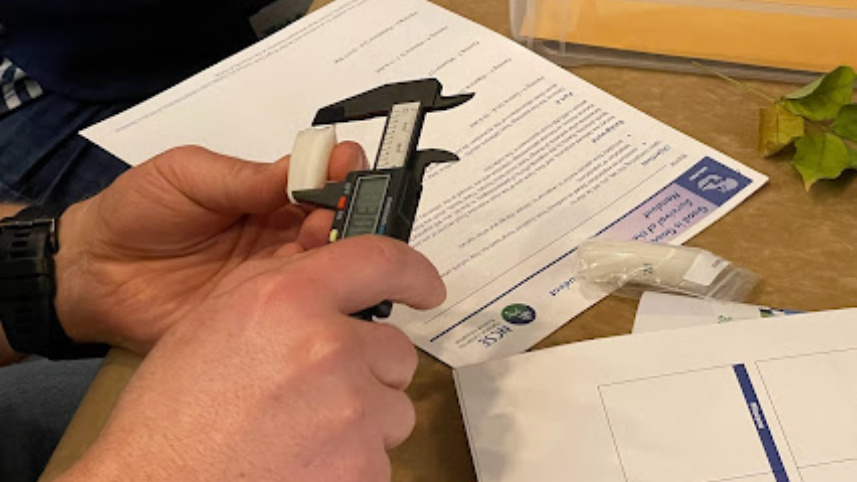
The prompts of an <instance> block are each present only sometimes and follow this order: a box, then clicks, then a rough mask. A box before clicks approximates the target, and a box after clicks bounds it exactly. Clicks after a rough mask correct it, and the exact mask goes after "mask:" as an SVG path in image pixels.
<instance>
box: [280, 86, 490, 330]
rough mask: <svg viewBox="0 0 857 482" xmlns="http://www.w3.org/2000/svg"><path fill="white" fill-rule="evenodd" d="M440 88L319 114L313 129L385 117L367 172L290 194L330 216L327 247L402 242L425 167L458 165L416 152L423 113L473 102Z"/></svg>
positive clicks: (368, 98)
mask: <svg viewBox="0 0 857 482" xmlns="http://www.w3.org/2000/svg"><path fill="white" fill-rule="evenodd" d="M442 88H443V87H442V86H441V84H440V82H439V81H437V80H436V79H422V80H416V81H412V82H402V83H396V84H387V85H384V86H381V87H378V88H375V89H372V90H370V91H367V92H364V93H362V94H358V95H355V96H353V97H349V98H348V99H345V100H343V101H340V102H336V103H334V104H331V105H329V106H327V107H323V108H321V109H319V111H318V112H317V114H316V116H315V119H314V120H313V122H312V125H313V126H322V125H330V124H336V123H340V122H350V121H357V120H364V119H371V118H374V117H381V116H386V117H387V122H386V124H385V126H384V133H383V135H382V137H381V144H380V146H379V149H378V155H377V157H376V159H375V164H374V166H373V168H372V169H371V170H366V171H355V172H352V173H350V174H349V175H348V177H346V179H345V181H343V182H329V183H327V184H326V185H325V186H324V187H322V188H319V189H309V190H296V191H292V192H291V195H292V196H293V199H294V200H296V201H298V202H300V203H307V204H313V205H316V206H320V207H324V208H328V209H331V210H334V211H335V212H336V214H335V216H334V220H333V224H332V227H331V229H330V241H331V242H334V241H336V240H338V239H342V238H348V237H351V236H358V235H361V234H380V235H384V236H391V237H393V238H396V239H400V240H402V241H404V242H408V240H409V239H410V235H411V228H412V227H413V223H414V217H415V216H416V214H417V207H418V206H419V200H420V194H421V192H422V180H423V174H424V173H425V169H426V167H428V165H429V164H432V163H435V162H449V161H457V160H458V156H456V155H455V154H453V153H452V152H448V151H444V150H439V149H427V150H417V142H418V141H419V137H420V131H421V130H422V126H423V119H424V118H425V115H426V114H427V113H429V112H434V111H440V110H446V109H451V108H453V107H456V106H459V105H461V104H463V103H465V102H467V101H468V100H470V99H471V98H472V97H473V94H462V95H455V96H451V97H444V96H442V95H441V90H442ZM293 156H294V153H293ZM391 309H392V305H391V303H389V302H384V303H381V304H379V305H377V306H374V307H372V308H370V309H368V310H364V311H363V312H361V313H358V314H356V315H355V316H358V317H360V318H364V319H372V318H374V317H378V318H386V317H388V316H389V315H390V310H391Z"/></svg>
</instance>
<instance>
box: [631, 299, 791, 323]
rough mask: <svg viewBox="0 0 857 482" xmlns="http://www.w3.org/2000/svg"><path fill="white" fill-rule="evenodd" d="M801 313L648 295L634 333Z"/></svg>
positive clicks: (756, 306)
mask: <svg viewBox="0 0 857 482" xmlns="http://www.w3.org/2000/svg"><path fill="white" fill-rule="evenodd" d="M797 313H799V312H798V311H794V310H782V309H776V308H770V307H767V306H758V305H749V304H746V303H731V302H728V301H720V300H712V299H703V298H693V297H690V296H682V295H674V294H668V293H658V292H656V291H647V292H645V293H643V296H642V297H641V298H640V303H639V305H637V314H636V316H634V329H633V333H645V332H647V331H657V330H669V329H673V328H687V327H690V326H699V325H712V324H717V323H728V322H730V321H737V320H752V319H760V318H764V319H770V318H779V317H781V316H786V315H794V314H797Z"/></svg>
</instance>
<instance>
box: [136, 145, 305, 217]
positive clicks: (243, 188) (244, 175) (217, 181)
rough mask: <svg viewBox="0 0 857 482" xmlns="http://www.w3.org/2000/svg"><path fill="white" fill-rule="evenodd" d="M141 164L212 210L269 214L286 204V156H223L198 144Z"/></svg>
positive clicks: (227, 212) (229, 212)
mask: <svg viewBox="0 0 857 482" xmlns="http://www.w3.org/2000/svg"><path fill="white" fill-rule="evenodd" d="M144 166H148V167H149V168H150V169H153V170H154V171H155V172H156V173H157V174H158V175H160V176H161V177H163V178H164V179H165V180H166V181H167V182H169V183H170V184H171V185H172V186H173V187H175V188H176V190H178V191H179V192H180V193H181V194H183V195H184V196H186V197H187V198H188V199H189V200H191V201H192V202H194V203H196V204H198V205H200V206H202V207H204V208H206V209H209V210H212V211H215V212H220V213H224V214H259V213H268V212H272V211H275V210H277V209H278V208H280V207H282V206H285V205H286V204H287V203H288V198H287V197H286V176H287V174H288V171H289V158H288V156H286V157H284V158H283V159H280V160H279V161H277V162H275V163H273V164H267V163H260V162H251V161H244V160H241V159H237V158H235V157H230V156H225V155H223V154H218V153H216V152H212V151H209V150H208V149H205V148H203V147H199V146H183V147H176V148H174V149H170V150H169V151H166V152H164V153H163V154H160V155H159V156H157V157H155V158H153V159H152V160H151V161H150V162H148V163H146V164H144ZM141 167H142V166H141Z"/></svg>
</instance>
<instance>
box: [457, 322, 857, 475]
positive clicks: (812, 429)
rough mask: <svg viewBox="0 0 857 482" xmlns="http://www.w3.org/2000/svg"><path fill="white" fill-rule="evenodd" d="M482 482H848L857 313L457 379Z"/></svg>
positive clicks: (619, 343)
mask: <svg viewBox="0 0 857 482" xmlns="http://www.w3.org/2000/svg"><path fill="white" fill-rule="evenodd" d="M455 378H456V383H457V386H458V393H459V400H460V402H461V407H462V413H463V414H464V419H465V424H466V427H467V432H468V437H469V439H470V445H471V449H472V452H473V459H474V463H475V466H476V472H477V475H478V477H479V480H480V482H531V481H539V482H559V481H562V482H565V481H585V482H717V481H735V482H851V481H853V480H855V479H857V309H852V310H841V311H833V312H818V313H812V314H803V315H794V316H789V317H785V318H783V319H781V320H778V321H777V323H766V322H760V321H756V322H753V321H746V322H743V323H732V324H725V325H712V326H703V327H695V328H687V329H678V330H667V331H660V332H656V333H645V334H639V335H628V336H621V337H613V338H606V339H601V340H595V341H589V342H582V343H576V344H572V345H565V346H560V347H556V348H551V349H546V350H541V351H538V352H535V353H528V354H524V355H518V356H515V357H511V358H507V359H504V360H495V361H491V362H486V363H483V364H479V365H473V366H468V367H464V368H460V369H457V370H456V371H455Z"/></svg>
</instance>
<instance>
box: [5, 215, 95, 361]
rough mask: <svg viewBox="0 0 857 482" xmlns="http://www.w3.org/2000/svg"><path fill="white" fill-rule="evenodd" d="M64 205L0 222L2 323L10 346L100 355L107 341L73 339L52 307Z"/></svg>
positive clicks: (64, 355)
mask: <svg viewBox="0 0 857 482" xmlns="http://www.w3.org/2000/svg"><path fill="white" fill-rule="evenodd" d="M63 211H64V209H62V208H59V207H51V206H33V207H29V208H26V209H24V210H23V211H21V212H20V213H18V214H17V215H15V216H13V217H11V218H6V219H3V220H2V221H0V321H2V323H3V330H4V332H5V334H6V338H7V340H8V341H9V344H10V345H11V346H12V348H13V349H14V350H15V351H17V352H19V353H31V354H37V355H42V356H45V357H47V358H51V359H70V358H89V357H97V356H103V355H104V354H105V353H106V352H107V346H106V345H100V344H83V343H76V342H74V341H73V340H72V339H71V338H69V337H68V335H67V334H66V332H65V330H63V328H62V325H60V322H59V319H58V318H57V314H56V309H55V308H54V297H55V295H56V278H55V265H54V255H55V254H56V253H57V252H58V251H59V240H58V237H57V234H58V223H59V217H60V216H61V215H62V212H63Z"/></svg>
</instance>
